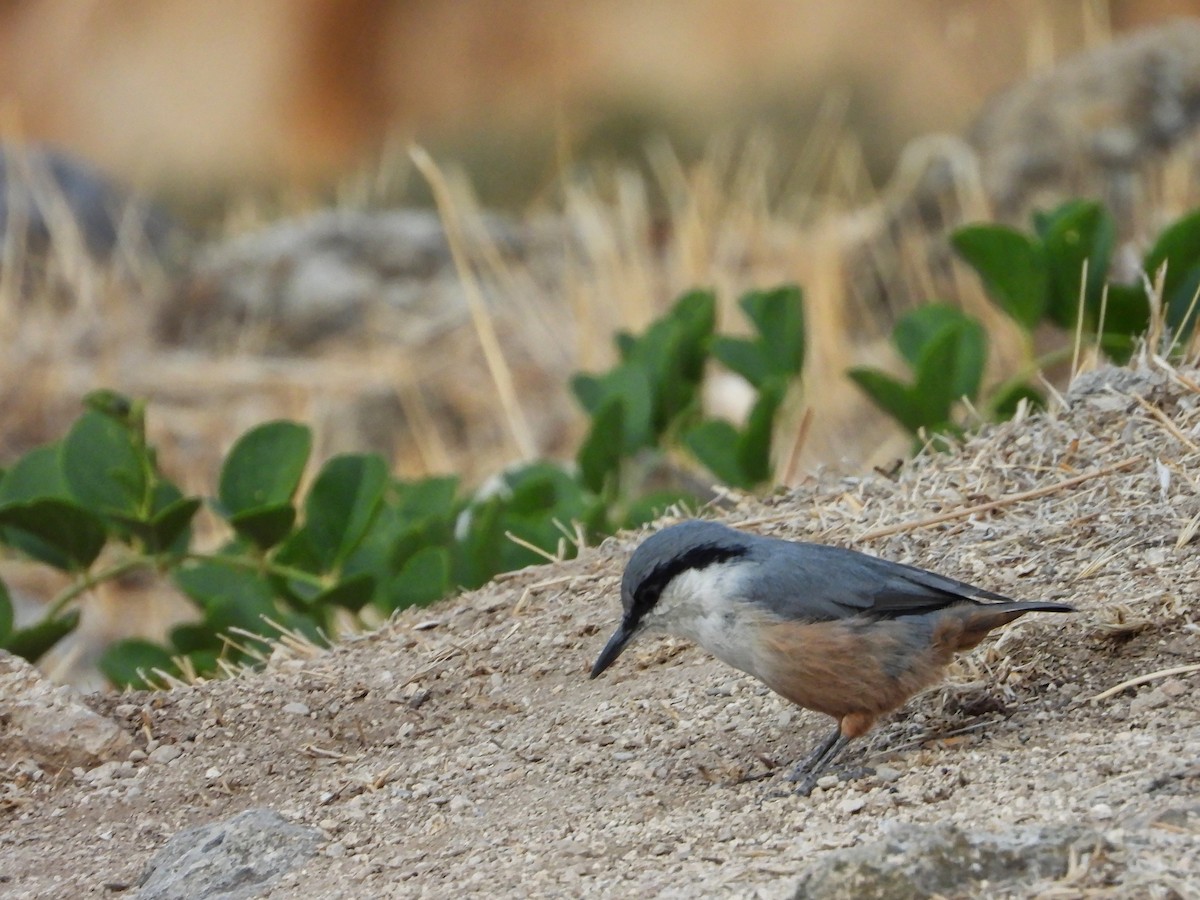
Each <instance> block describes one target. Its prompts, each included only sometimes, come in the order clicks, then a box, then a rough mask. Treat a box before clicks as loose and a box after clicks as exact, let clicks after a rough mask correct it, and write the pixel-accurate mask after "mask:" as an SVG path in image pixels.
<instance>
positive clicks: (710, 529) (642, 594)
mask: <svg viewBox="0 0 1200 900" xmlns="http://www.w3.org/2000/svg"><path fill="white" fill-rule="evenodd" d="M752 540H753V538H752V537H751V536H750V535H746V534H743V533H741V532H740V531H735V530H734V529H732V528H728V527H726V526H725V525H721V524H719V523H717V522H705V521H702V520H699V519H692V520H689V521H686V522H681V523H679V524H678V525H672V526H671V527H669V528H664V529H663V530H662V531H659V532H657V533H655V534H653V535H651V536H650V537H648V538H646V540H645V541H643V542H642V544H641V545H640V546H639V547H638V548H637V550H635V551H634V552H633V556H631V557H630V558H629V563H628V564H627V565H626V566H625V574H624V576H623V577H622V578H621V605H622V606H623V607H624V609H625V614H624V616H623V617H622V619H621V624H620V626H619V627H618V628H617V630H616V632H615V633H614V634H613V636H612V637H611V638H610V639H609V641H608V643H607V644H606V645H605V647H604V649H603V650H602V651H601V652H600V656H599V657H598V658H597V659H596V664H595V665H594V666H592V674H591V677H592V678H595V677H596V676H597V675H599V674H600V673H601V672H603V671H604V670H605V669H607V668H608V667H609V666H611V665H612V664H613V662H614V661H615V660H616V658H617V657H618V656H620V655H621V651H622V650H624V649H625V647H626V646H627V645H628V644H629V642H630V641H631V640H632V639H633V638H634V637H635V636H636V635H637V634H638V633H639V632H640V630H641V629H642V628H643V626H644V625H645V623H646V620H647V617H648V616H650V617H653V613H654V611H655V610H656V607H658V603H659V600H660V599H661V598H662V596H663V593H664V592H665V591H666V590H667V587H668V586H669V585H670V584H671V582H672V581H674V580H675V579H676V578H679V577H681V576H686V575H687V574H688V573H694V572H697V571H700V570H703V569H707V568H708V567H710V566H713V565H717V564H719V563H726V562H729V561H731V560H735V559H738V558H740V557H742V556H745V555H746V554H747V553H749V551H750V542H751V541H752Z"/></svg>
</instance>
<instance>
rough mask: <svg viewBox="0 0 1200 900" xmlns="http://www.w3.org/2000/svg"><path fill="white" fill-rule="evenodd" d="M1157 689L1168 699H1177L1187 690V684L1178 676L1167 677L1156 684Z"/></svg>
mask: <svg viewBox="0 0 1200 900" xmlns="http://www.w3.org/2000/svg"><path fill="white" fill-rule="evenodd" d="M1158 689H1159V691H1160V692H1161V693H1163V694H1165V695H1166V696H1167V698H1168V699H1170V700H1178V699H1179V698H1180V697H1182V696H1183V695H1184V694H1186V693H1187V692H1188V686H1187V685H1186V684H1184V683H1183V682H1182V681H1181V680H1180V679H1178V678H1168V679H1167V680H1166V681H1164V682H1163V683H1162V684H1160V685H1159V686H1158Z"/></svg>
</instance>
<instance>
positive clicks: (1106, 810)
mask: <svg viewBox="0 0 1200 900" xmlns="http://www.w3.org/2000/svg"><path fill="white" fill-rule="evenodd" d="M1088 812H1090V813H1091V814H1092V818H1093V819H1100V820H1102V821H1103V820H1106V819H1111V818H1112V817H1113V808H1112V807H1111V806H1109V805H1108V804H1107V803H1097V804H1096V805H1095V806H1093V807H1092V808H1091V809H1090V810H1088Z"/></svg>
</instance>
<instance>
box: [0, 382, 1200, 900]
mask: <svg viewBox="0 0 1200 900" xmlns="http://www.w3.org/2000/svg"><path fill="white" fill-rule="evenodd" d="M1196 380H1197V374H1196V372H1195V371H1192V372H1190V373H1187V374H1186V375H1185V377H1184V383H1180V381H1179V378H1178V376H1176V375H1174V374H1173V373H1167V374H1148V373H1140V374H1135V373H1129V372H1118V373H1115V374H1113V375H1111V376H1109V378H1108V380H1107V381H1099V380H1096V379H1092V380H1091V381H1090V382H1088V383H1086V384H1083V385H1079V386H1077V391H1076V393H1075V394H1073V396H1072V402H1071V404H1070V406H1069V408H1067V409H1065V410H1061V411H1059V412H1057V413H1054V414H1050V415H1047V416H1044V417H1038V418H1033V419H1027V420H1026V421H1024V422H1012V423H1007V424H1004V425H1002V426H998V427H996V428H994V429H990V430H989V431H987V432H986V433H985V434H984V435H982V436H981V437H979V438H977V439H975V440H974V441H972V442H971V443H970V444H969V445H968V446H967V447H966V448H965V450H964V451H963V452H962V453H961V454H958V455H954V456H940V457H933V458H922V459H918V460H917V461H915V462H914V463H912V464H910V465H907V466H905V467H904V468H903V469H901V470H900V471H899V472H898V473H897V474H896V475H894V476H893V477H891V478H889V477H885V476H883V475H878V476H872V477H868V478H862V479H846V478H836V477H833V476H823V477H820V478H814V480H813V481H812V483H811V484H810V485H808V486H806V487H804V488H802V489H800V490H797V491H794V492H791V493H789V494H787V495H780V496H777V497H774V498H772V499H770V500H769V501H767V502H766V503H760V502H757V501H755V502H750V501H747V502H745V503H743V504H741V505H739V506H738V507H737V508H735V509H732V510H729V511H727V512H725V513H724V514H723V517H724V518H725V519H727V520H728V521H730V522H731V523H734V524H740V525H742V526H744V527H746V528H749V529H754V530H758V531H761V532H769V533H774V534H779V535H785V536H790V537H804V538H806V539H811V540H817V541H823V542H827V543H838V544H844V545H852V546H855V547H858V548H860V549H864V550H867V551H869V552H875V553H879V554H880V555H883V556H886V557H888V558H891V559H895V560H898V561H901V562H908V563H914V564H919V565H922V566H925V567H927V568H932V569H935V570H938V571H941V572H945V573H946V574H948V575H952V576H955V577H959V578H963V579H967V580H970V581H974V582H976V583H979V584H981V585H983V586H985V587H988V588H990V589H993V590H997V591H1000V592H1003V593H1006V594H1009V595H1012V596H1015V597H1021V598H1044V599H1059V598H1063V599H1069V600H1070V602H1072V603H1074V604H1076V605H1077V606H1078V608H1079V612H1078V613H1077V614H1076V615H1074V616H1070V617H1064V616H1045V615H1043V616H1032V615H1031V616H1028V617H1027V618H1026V619H1024V620H1021V621H1020V622H1019V623H1017V624H1015V625H1013V626H1010V627H1009V628H1008V629H1007V630H1005V631H1004V632H1003V633H1002V634H1001V635H1000V636H999V637H998V638H993V639H991V640H990V641H988V642H987V643H985V644H984V645H983V646H982V647H981V648H979V649H978V650H976V651H975V652H973V653H972V654H970V655H969V656H966V657H964V658H962V659H961V660H960V662H959V663H958V664H957V665H956V666H955V667H954V668H953V669H952V671H951V672H950V676H949V678H948V680H947V682H946V684H944V685H942V686H940V687H938V688H935V689H932V690H930V691H928V692H926V693H925V694H923V695H921V696H920V697H918V698H916V699H914V700H913V701H912V702H910V704H909V705H908V706H907V707H906V708H905V710H904V711H903V712H902V713H901V714H899V715H898V716H896V717H895V718H894V719H893V720H891V721H890V722H886V723H884V724H883V725H882V726H881V727H880V728H878V729H877V730H876V731H875V732H874V733H872V735H870V736H868V738H866V739H864V740H863V741H861V742H860V743H859V744H858V746H857V747H855V748H854V749H853V752H851V753H850V754H849V755H848V758H847V760H846V762H847V763H848V764H850V765H866V766H870V767H872V768H874V769H875V774H874V775H867V776H864V777H861V778H858V779H855V780H850V781H845V782H840V783H838V784H836V785H831V786H829V787H828V788H825V789H818V790H817V791H816V792H814V794H813V795H812V796H811V797H807V798H804V797H797V796H793V795H785V796H778V792H779V791H780V789H781V788H783V787H786V784H785V783H784V782H783V780H782V778H781V777H780V776H779V773H778V772H775V770H776V768H777V767H785V766H787V765H788V764H790V763H791V762H793V761H794V760H796V759H797V758H798V757H800V756H801V755H802V754H803V753H804V752H805V751H806V749H807V748H808V747H809V745H810V744H811V743H812V742H813V741H815V740H817V739H818V738H819V737H820V736H822V735H823V734H824V733H825V732H826V731H827V729H828V727H829V724H830V722H829V720H827V719H825V718H823V717H821V716H818V715H816V714H813V713H809V712H805V711H802V710H799V709H796V708H793V707H790V706H789V705H788V704H787V703H786V702H785V701H783V700H781V699H780V698H778V697H776V696H774V695H772V694H770V693H769V692H768V691H767V690H766V689H765V688H762V687H761V686H760V685H758V683H757V682H755V681H753V680H752V679H750V678H748V677H746V676H743V675H741V674H739V673H737V672H735V671H733V670H731V669H728V668H727V667H724V666H722V665H721V664H720V663H717V662H715V661H713V660H712V659H710V658H708V657H707V656H706V655H704V654H703V653H702V652H700V651H698V650H696V649H693V648H691V647H689V646H687V645H686V644H683V643H681V642H675V641H671V640H668V639H662V640H659V641H655V642H648V643H645V644H641V645H636V646H635V647H633V648H631V649H630V651H627V652H626V654H625V655H624V656H623V657H622V658H621V659H620V661H619V662H618V663H617V664H616V665H615V666H614V667H613V668H612V669H611V670H610V672H609V673H607V674H606V675H605V677H603V678H601V679H598V680H596V681H589V680H588V679H587V670H588V668H589V666H590V664H591V662H592V660H593V659H594V657H595V655H596V653H597V652H598V651H599V649H600V647H601V646H602V645H603V643H604V640H605V639H606V637H607V636H608V633H609V631H610V630H611V628H612V627H613V626H614V625H615V622H616V620H617V617H618V598H617V583H618V579H619V577H620V572H621V569H622V566H623V563H624V560H625V558H626V555H627V553H628V551H629V549H630V548H631V547H632V546H633V544H634V543H635V541H636V537H632V536H630V537H626V538H621V539H613V540H610V541H608V542H606V544H605V545H604V546H602V547H600V548H598V549H596V550H593V551H588V552H586V553H585V554H584V555H583V556H582V557H581V558H580V559H578V560H575V561H572V562H568V563H564V564H561V565H556V566H549V567H542V568H537V569H533V570H527V571H525V572H522V573H517V574H516V575H513V576H511V577H507V578H504V579H502V580H499V581H498V582H497V583H493V584H491V585H489V586H487V587H485V588H484V589H482V590H480V591H477V592H475V593H472V594H468V595H464V596H462V597H461V598H458V599H456V600H454V601H452V602H448V603H446V604H444V605H441V606H438V607H436V608H433V609H427V610H410V611H407V612H406V613H404V614H403V615H400V616H399V617H397V618H396V619H395V620H394V621H393V622H391V623H389V624H388V625H387V626H386V627H385V628H383V629H382V630H381V631H379V632H377V633H374V634H371V635H368V636H364V637H362V638H360V639H357V640H354V641H351V642H349V643H347V644H344V645H342V646H338V647H337V648H335V649H333V650H330V651H327V652H321V651H315V650H314V651H312V652H311V653H309V654H306V653H304V652H303V650H300V649H292V650H288V649H286V648H280V650H279V651H278V653H277V654H276V658H275V659H274V660H273V662H272V664H271V665H270V666H269V667H268V668H267V670H266V671H263V672H257V673H250V674H246V675H244V676H242V677H238V678H235V679H231V680H227V681H222V682H216V683H209V684H202V685H196V686H193V687H189V688H184V689H177V690H172V691H170V692H165V693H157V694H131V695H126V696H122V697H116V696H95V697H93V698H91V699H90V700H89V702H90V704H91V705H92V706H93V707H94V708H96V709H98V710H100V711H102V712H104V713H105V714H107V715H110V716H112V717H114V718H116V719H117V720H119V721H120V722H122V723H123V724H124V725H125V726H127V727H128V729H129V731H130V732H131V733H132V734H133V735H134V736H135V737H136V739H137V742H138V745H139V748H140V749H141V751H143V752H150V751H153V750H154V749H155V748H156V747H160V746H164V745H173V746H174V747H176V748H178V749H179V750H180V751H182V752H181V753H180V754H179V755H178V756H177V757H176V758H174V759H173V760H172V761H170V762H168V763H161V762H155V761H154V759H155V755H154V754H153V753H152V752H151V753H150V756H149V758H148V759H142V758H140V757H141V756H142V753H135V758H134V760H133V761H131V762H128V763H119V764H118V763H112V764H108V765H107V766H105V767H101V769H98V770H94V771H92V772H83V771H79V770H76V771H75V772H58V773H55V772H46V773H44V774H43V775H42V776H37V775H36V774H31V773H30V770H29V768H28V767H27V766H25V767H22V766H21V765H20V764H19V761H13V760H5V761H3V762H4V769H3V771H4V773H5V774H4V775H3V778H2V780H0V788H2V789H3V794H2V795H0V796H2V798H3V800H4V803H3V804H2V805H0V823H2V826H0V859H2V860H3V864H2V865H0V870H2V871H0V879H2V880H0V895H3V896H5V897H38V898H51V897H54V898H57V897H108V896H120V894H119V893H117V892H119V891H121V890H123V889H125V888H127V887H129V886H131V885H132V884H134V883H135V882H136V879H137V877H138V875H139V873H140V872H141V870H142V869H143V867H144V866H145V864H146V862H147V860H148V859H149V858H150V856H151V855H152V854H153V853H154V852H155V850H157V849H158V848H159V847H160V846H161V845H162V843H163V842H164V841H165V840H166V838H167V837H169V836H170V835H171V834H173V833H175V832H177V831H179V830H180V829H182V828H185V827H188V826H192V825H197V824H203V823H206V822H209V821H213V820H217V819H222V818H226V817H228V816H230V815H233V814H234V813H236V812H238V811H240V810H243V809H246V808H249V807H254V806H269V807H272V808H274V809H276V810H278V811H279V812H281V813H282V814H283V815H284V816H285V817H286V818H288V819H290V820H292V821H295V822H299V823H304V824H308V825H313V826H317V827H319V828H320V829H322V830H323V832H324V833H325V834H327V835H328V841H327V843H326V844H324V846H323V847H322V849H321V850H320V852H319V854H318V855H317V856H316V857H314V858H312V859H311V860H310V862H309V863H308V864H307V866H306V867H304V868H303V869H302V870H298V871H296V872H293V873H292V874H291V875H289V876H287V877H286V878H285V880H284V881H283V882H282V883H280V884H279V885H277V886H276V887H275V888H274V889H273V891H272V892H271V893H270V894H269V895H268V896H270V897H276V898H282V897H297V896H304V897H317V898H334V897H345V898H351V897H392V896H396V897H400V896H405V897H409V896H464V895H471V894H488V895H491V896H512V897H516V896H536V897H542V896H546V897H549V896H571V895H575V896H582V895H585V894H594V893H596V892H603V893H604V895H606V896H629V897H632V896H652V895H659V896H695V895H697V894H703V895H707V896H763V897H783V896H788V895H789V893H790V892H791V891H792V890H793V889H794V886H795V883H796V880H797V877H798V875H799V874H800V873H802V872H803V871H804V870H805V869H806V868H807V867H808V866H809V865H810V864H811V863H812V862H814V861H816V860H819V859H821V858H822V857H823V856H824V855H825V854H827V853H829V852H831V851H834V850H836V849H837V848H842V847H848V846H852V845H855V844H859V843H862V842H864V841H869V840H873V839H874V838H876V837H877V836H878V835H879V834H880V833H881V831H882V830H884V829H886V828H888V827H896V826H897V825H900V826H902V825H903V824H905V823H954V824H958V825H960V826H962V827H964V828H966V829H969V830H997V829H1003V828H1006V827H1008V826H1010V825H1013V824H1031V823H1046V824H1059V823H1074V824H1082V825H1085V826H1088V827H1090V828H1094V829H1095V830H1096V831H1097V832H1098V833H1099V834H1100V835H1102V837H1103V841H1102V843H1101V845H1100V846H1098V847H1097V849H1096V850H1095V852H1087V853H1084V854H1083V855H1082V856H1080V857H1079V858H1077V859H1075V860H1074V861H1073V863H1072V866H1071V869H1070V871H1069V872H1068V874H1067V876H1066V877H1065V878H1063V879H1061V880H1059V881H1057V882H1054V883H1049V882H1048V883H1045V884H1041V885H1035V886H1033V887H1029V888H1026V889H1025V891H1026V893H1027V895H1028V894H1036V893H1038V892H1039V891H1040V892H1043V893H1045V894H1047V895H1052V896H1055V897H1072V896H1101V895H1103V896H1122V897H1134V896H1150V897H1158V896H1161V897H1195V896H1198V892H1200V860H1198V856H1197V855H1198V852H1200V851H1198V850H1197V849H1196V848H1197V846H1198V845H1200V836H1198V833H1197V829H1200V792H1198V788H1200V700H1198V699H1197V691H1196V686H1197V679H1200V672H1197V671H1195V668H1196V667H1195V665H1194V664H1195V663H1197V662H1200V629H1198V625H1197V621H1198V620H1200V612H1198V610H1197V605H1196V585H1197V584H1200V556H1198V554H1197V552H1196V540H1195V539H1196V531H1197V529H1196V526H1197V523H1198V522H1200V448H1198V447H1197V444H1200V389H1197V388H1196V386H1195V382H1196ZM1025 492H1028V493H1025ZM1023 493H1025V496H1024V497H1022V496H1021V495H1022V494H1023ZM998 500H1000V501H1003V502H1002V503H1000V504H999V505H997V506H995V507H993V508H991V509H983V510H978V509H976V511H975V512H974V513H970V514H964V512H965V511H966V510H969V509H972V508H977V507H980V506H982V505H984V504H987V503H989V502H991V501H998ZM938 516H941V517H943V518H944V521H940V522H937V523H935V524H929V523H927V522H926V520H928V519H929V518H931V517H938ZM951 516H953V517H951ZM884 528H894V529H896V530H894V531H893V532H892V533H891V534H886V535H879V534H877V533H875V534H873V532H878V531H879V530H881V529H884ZM1187 666H1192V670H1191V671H1190V672H1189V671H1186V670H1185V671H1181V672H1179V673H1178V674H1175V675H1169V674H1168V675H1164V674H1161V673H1163V672H1165V671H1166V670H1169V669H1173V668H1179V667H1187ZM1139 676H1153V677H1151V678H1149V679H1147V680H1146V681H1145V682H1144V683H1143V684H1140V685H1137V686H1132V687H1128V688H1126V689H1123V690H1117V691H1116V692H1113V693H1110V694H1108V695H1107V696H1104V697H1103V698H1102V699H1095V698H1096V696H1097V695H1100V694H1103V693H1104V692H1106V691H1109V689H1111V688H1114V687H1117V686H1119V685H1121V684H1122V683H1124V682H1126V681H1129V680H1131V679H1135V678H1138V677H1139ZM158 755H159V756H162V755H163V754H158ZM167 755H170V754H167ZM763 776H767V777H763Z"/></svg>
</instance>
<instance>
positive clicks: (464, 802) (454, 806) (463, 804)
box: [450, 794, 472, 813]
mask: <svg viewBox="0 0 1200 900" xmlns="http://www.w3.org/2000/svg"><path fill="white" fill-rule="evenodd" d="M471 805H472V804H471V801H470V800H468V799H467V798H466V797H464V796H462V795H461V794H460V795H458V796H456V797H451V798H450V812H454V813H461V812H466V811H467V810H469V809H470V808H471Z"/></svg>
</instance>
